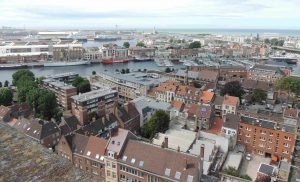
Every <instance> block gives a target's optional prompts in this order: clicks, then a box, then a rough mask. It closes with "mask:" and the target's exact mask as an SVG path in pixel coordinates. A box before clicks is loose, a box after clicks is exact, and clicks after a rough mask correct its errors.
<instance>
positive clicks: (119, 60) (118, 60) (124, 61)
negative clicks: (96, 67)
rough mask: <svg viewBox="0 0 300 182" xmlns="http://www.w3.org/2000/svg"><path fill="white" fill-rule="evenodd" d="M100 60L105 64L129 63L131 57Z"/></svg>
mask: <svg viewBox="0 0 300 182" xmlns="http://www.w3.org/2000/svg"><path fill="white" fill-rule="evenodd" d="M100 62H101V63H103V64H112V63H128V62H129V59H120V58H111V59H102V60H101V61H100Z"/></svg>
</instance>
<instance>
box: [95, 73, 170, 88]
mask: <svg viewBox="0 0 300 182" xmlns="http://www.w3.org/2000/svg"><path fill="white" fill-rule="evenodd" d="M97 75H99V76H102V75H107V76H110V77H113V78H117V79H120V80H125V81H128V82H132V83H137V84H140V85H147V86H148V85H158V84H159V83H161V82H165V81H167V80H168V79H167V78H152V77H149V76H148V75H147V74H145V73H140V72H133V73H127V74H120V73H119V74H117V73H112V72H105V73H101V74H97ZM119 83H120V82H119Z"/></svg>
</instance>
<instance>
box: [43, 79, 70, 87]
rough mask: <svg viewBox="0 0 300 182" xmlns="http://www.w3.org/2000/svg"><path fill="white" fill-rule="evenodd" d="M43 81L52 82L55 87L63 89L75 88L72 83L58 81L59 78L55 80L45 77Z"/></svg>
mask: <svg viewBox="0 0 300 182" xmlns="http://www.w3.org/2000/svg"><path fill="white" fill-rule="evenodd" d="M43 82H46V83H48V84H51V85H53V86H55V87H58V88H61V89H72V88H75V87H74V86H72V85H69V84H66V83H64V82H61V81H58V80H53V79H45V80H43Z"/></svg>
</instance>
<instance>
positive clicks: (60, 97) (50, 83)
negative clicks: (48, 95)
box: [42, 78, 77, 110]
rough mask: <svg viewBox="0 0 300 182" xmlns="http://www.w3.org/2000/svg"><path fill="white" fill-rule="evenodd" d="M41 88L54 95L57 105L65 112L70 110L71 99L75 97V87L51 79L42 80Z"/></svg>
mask: <svg viewBox="0 0 300 182" xmlns="http://www.w3.org/2000/svg"><path fill="white" fill-rule="evenodd" d="M42 86H43V87H44V88H45V89H47V90H50V91H52V92H53V93H54V94H55V96H56V101H57V103H58V105H60V106H61V107H63V108H64V109H65V110H69V109H71V97H72V96H74V95H77V88H76V87H73V86H72V85H68V84H66V83H64V82H61V81H57V80H55V79H51V78H50V79H45V80H43V85H42Z"/></svg>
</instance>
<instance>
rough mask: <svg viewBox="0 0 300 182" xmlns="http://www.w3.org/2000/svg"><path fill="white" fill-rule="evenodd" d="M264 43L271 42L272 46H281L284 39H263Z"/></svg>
mask: <svg viewBox="0 0 300 182" xmlns="http://www.w3.org/2000/svg"><path fill="white" fill-rule="evenodd" d="M265 44H271V45H272V46H283V44H284V40H278V39H276V38H274V39H271V40H270V39H265Z"/></svg>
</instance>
